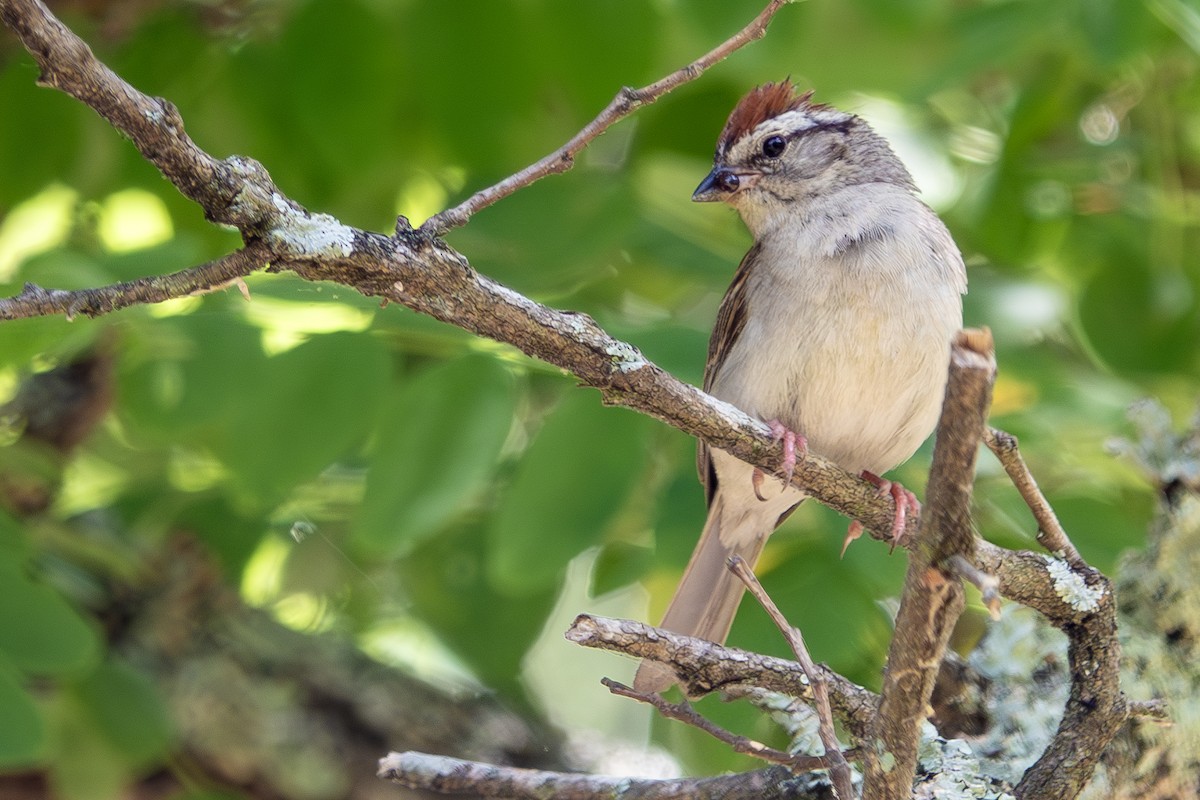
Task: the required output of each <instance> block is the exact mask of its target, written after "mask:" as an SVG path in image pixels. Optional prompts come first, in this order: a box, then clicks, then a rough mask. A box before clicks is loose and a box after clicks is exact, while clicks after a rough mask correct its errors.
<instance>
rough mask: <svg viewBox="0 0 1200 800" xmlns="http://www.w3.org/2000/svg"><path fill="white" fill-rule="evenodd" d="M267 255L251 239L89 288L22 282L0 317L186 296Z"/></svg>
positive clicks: (103, 309)
mask: <svg viewBox="0 0 1200 800" xmlns="http://www.w3.org/2000/svg"><path fill="white" fill-rule="evenodd" d="M270 257H271V252H270V249H269V248H267V247H266V246H264V245H263V244H261V243H254V244H250V245H248V246H247V247H245V248H243V249H241V250H235V251H234V252H232V253H230V254H229V255H227V256H223V257H222V258H218V259H217V260H216V261H210V262H208V263H207V264H201V265H200V266H198V267H192V268H190V269H185V270H181V271H179V272H174V273H172V274H170V275H153V276H150V277H147V278H138V279H136V280H132V281H125V282H124V283H114V284H112V285H110V286H101V287H98V288H95V289H79V290H76V291H63V290H61V289H43V288H42V287H40V286H36V285H34V284H32V283H27V284H25V288H24V289H22V290H21V293H20V294H19V295H17V296H16V297H10V298H3V299H0V320H6V319H19V318H23V317H38V316H45V315H47V314H64V315H66V317H67V319H73V318H74V317H75V316H76V315H78V314H83V315H84V316H87V317H96V316H99V315H101V314H107V313H109V312H112V311H116V310H118V309H121V308H128V307H129V306H132V305H138V304H141V303H160V302H162V301H164V300H171V299H173V298H176V297H186V296H187V295H190V294H198V293H202V292H207V291H211V290H212V289H213V288H215V287H219V286H222V285H224V284H227V283H229V282H231V281H235V280H237V279H238V278H242V277H244V276H246V275H249V274H250V273H251V272H254V271H255V270H257V269H259V268H260V267H262V266H263V265H264V264H265V263H266V262H267V261H268V260H269V259H270Z"/></svg>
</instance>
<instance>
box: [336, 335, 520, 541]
mask: <svg viewBox="0 0 1200 800" xmlns="http://www.w3.org/2000/svg"><path fill="white" fill-rule="evenodd" d="M515 414H516V392H515V387H514V382H513V379H512V375H511V374H510V373H509V371H508V370H507V369H506V368H505V367H504V366H502V365H501V364H500V363H499V362H498V361H497V360H496V359H494V358H489V357H486V356H468V357H466V358H460V359H458V360H456V361H450V362H446V363H443V364H440V365H438V366H435V367H433V368H431V369H428V370H426V371H424V372H422V373H421V374H419V375H417V376H416V377H415V378H413V379H411V380H409V381H407V382H406V383H405V384H404V386H403V388H402V389H401V390H400V391H399V392H397V393H396V394H395V396H394V397H393V399H392V401H391V402H390V403H389V404H388V406H387V408H386V409H385V411H384V413H383V420H384V422H383V425H382V430H381V431H380V433H379V435H378V438H377V439H376V442H375V448H374V449H375V452H374V454H373V456H372V458H371V466H370V471H369V472H368V473H367V490H366V496H365V497H364V498H363V503H362V510H361V513H360V515H359V519H358V525H357V528H356V531H355V535H356V536H357V537H358V538H359V540H360V541H363V542H364V543H367V544H368V545H370V546H371V547H372V548H373V549H375V550H377V551H381V552H386V553H391V554H396V553H400V552H405V551H407V550H408V549H409V548H411V547H413V546H414V545H415V544H417V543H419V542H420V541H422V540H423V539H425V538H426V537H428V536H430V535H431V534H433V533H436V532H437V530H438V529H439V528H441V527H442V526H443V525H445V524H446V522H447V521H448V520H449V519H451V518H452V517H453V516H455V515H456V514H459V513H461V512H462V509H463V507H464V505H466V504H469V503H470V501H471V500H472V498H474V497H475V496H476V495H477V494H478V493H479V492H480V491H481V490H482V489H483V487H484V486H485V485H486V483H487V481H488V479H489V477H490V476H491V475H492V473H493V472H494V471H495V468H496V462H497V459H498V458H499V456H500V448H501V447H502V446H503V445H504V441H505V439H506V438H507V437H508V432H509V429H510V428H511V427H512V422H513V418H514V415H515Z"/></svg>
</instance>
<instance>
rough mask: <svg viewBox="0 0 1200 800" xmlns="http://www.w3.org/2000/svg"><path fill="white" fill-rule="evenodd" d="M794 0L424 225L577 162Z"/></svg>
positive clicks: (437, 232)
mask: <svg viewBox="0 0 1200 800" xmlns="http://www.w3.org/2000/svg"><path fill="white" fill-rule="evenodd" d="M791 2H793V0H771V2H770V3H768V4H767V7H766V8H764V9H763V10H762V12H761V13H760V14H759V15H758V16H757V17H755V18H754V19H753V20H752V21H751V22H750V24H749V25H747V26H746V27H745V28H742V30H740V31H738V32H737V33H736V34H734V35H733V36H731V37H729V38H728V39H726V40H725V41H724V42H722V43H721V44H719V45H717V46H716V47H715V48H713V49H712V50H710V51H709V52H708V53H706V54H704V55H703V56H701V57H700V58H698V59H696V60H695V61H693V62H692V63H690V64H688V65H687V66H686V67H683V68H682V69H679V70H676V71H675V72H672V73H671V74H670V75H667V76H666V77H665V78H662V79H660V80H658V81H655V82H654V83H652V84H650V85H649V86H644V87H642V88H641V89H633V88H630V87H628V86H626V87H624V88H622V89H621V90H620V91H619V92H617V94H616V96H615V97H613V99H612V100H611V101H610V102H609V104H608V105H607V106H605V107H604V110H603V111H601V112H600V113H599V114H597V115H596V118H595V119H593V120H592V121H591V122H589V123H588V124H587V125H585V126H584V127H583V128H582V129H581V130H580V131H579V133H577V134H575V135H574V136H572V137H571V138H570V139H569V140H567V143H566V144H564V145H563V146H562V147H560V148H558V149H557V150H555V151H554V152H553V153H550V154H549V155H547V156H546V157H544V158H542V159H541V160H539V161H536V162H534V163H533V164H530V165H529V166H528V167H525V169H523V170H521V171H520V172H518V173H516V174H514V175H510V176H509V177H507V178H505V179H504V180H502V181H500V182H499V183H497V184H495V185H493V186H489V187H488V188H486V189H482V190H480V191H478V192H476V193H475V194H473V195H471V196H470V197H468V198H467V199H466V200H464V201H463V202H462V203H459V204H458V205H457V206H455V207H454V208H449V209H446V210H445V211H443V212H441V213H440V214H436V215H434V216H432V217H430V218H429V219H428V220H426V221H425V224H423V225H422V226H421V231H422V232H423V233H427V234H430V235H434V236H441V235H442V234H444V233H446V232H447V231H450V230H453V229H454V228H458V227H461V226H462V225H465V224H466V223H467V220H469V219H470V218H471V216H472V215H474V214H475V213H476V212H478V211H480V210H481V209H484V208H487V207H488V206H490V205H492V204H493V203H495V202H496V201H497V200H502V199H504V198H505V197H508V196H509V195H510V194H512V193H513V192H516V191H517V190H519V189H523V188H524V187H526V186H529V185H530V184H531V183H534V182H535V181H539V180H541V179H542V178H545V177H546V176H548V175H553V174H556V173H560V172H566V171H567V170H569V169H570V168H571V167H572V165H574V163H575V156H576V155H578V154H579V152H580V151H581V150H583V149H584V148H585V147H587V146H588V145H589V144H591V143H592V141H593V140H595V139H596V138H597V137H598V136H600V135H601V134H602V133H604V132H605V131H607V130H608V129H609V128H610V127H612V126H613V125H614V124H615V123H617V122H619V121H620V120H622V119H624V118H625V117H627V116H629V115H630V114H631V113H633V112H634V111H635V110H637V109H638V108H640V107H641V106H644V105H649V104H650V103H653V102H654V101H656V100H658V99H659V98H660V97H662V96H663V95H665V94H667V93H668V92H670V91H671V90H672V89H675V88H677V87H679V86H682V85H683V84H685V83H688V82H689V81H694V80H695V79H696V78H699V77H700V75H702V74H703V73H704V71H705V70H707V69H708V68H709V67H711V66H712V65H713V64H716V63H718V62H720V61H723V60H724V59H726V58H728V57H729V56H730V55H731V54H732V53H734V52H735V51H737V50H738V49H740V48H742V47H744V46H745V45H747V44H749V43H750V42H752V41H754V40H755V39H761V38H762V37H763V36H764V35H765V34H766V32H767V26H768V25H770V24H771V19H772V18H773V17H774V16H775V13H776V12H777V11H779V9H781V8H783V7H784V6H785V5H787V4H788V3H791Z"/></svg>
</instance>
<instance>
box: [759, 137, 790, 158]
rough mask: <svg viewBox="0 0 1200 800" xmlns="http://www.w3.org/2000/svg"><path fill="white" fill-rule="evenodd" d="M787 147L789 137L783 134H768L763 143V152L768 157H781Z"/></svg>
mask: <svg viewBox="0 0 1200 800" xmlns="http://www.w3.org/2000/svg"><path fill="white" fill-rule="evenodd" d="M786 148H787V139H784V138H783V137H782V136H768V137H767V138H766V139H765V140H764V141H763V143H762V152H763V155H764V156H766V157H767V158H779V157H780V156H781V155H783V151H784V149H786Z"/></svg>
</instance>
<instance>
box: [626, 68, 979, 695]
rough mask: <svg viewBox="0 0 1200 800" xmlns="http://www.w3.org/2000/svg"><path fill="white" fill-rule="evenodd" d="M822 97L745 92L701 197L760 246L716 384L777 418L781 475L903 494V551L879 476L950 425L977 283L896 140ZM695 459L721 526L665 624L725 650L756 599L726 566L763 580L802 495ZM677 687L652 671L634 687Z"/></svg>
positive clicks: (738, 294) (731, 309) (713, 528)
mask: <svg viewBox="0 0 1200 800" xmlns="http://www.w3.org/2000/svg"><path fill="white" fill-rule="evenodd" d="M810 97H811V92H809V93H806V94H799V95H797V94H796V93H795V91H794V89H793V87H792V85H791V83H790V82H789V81H784V82H782V83H768V84H765V85H763V86H760V87H758V88H756V89H754V90H753V91H751V92H750V93H749V94H748V95H746V97H744V98H743V99H742V100H741V102H739V103H738V105H737V107H736V108H734V110H733V113H732V114H731V115H730V117H729V121H728V122H727V123H726V124H725V128H724V130H722V132H721V136H720V139H719V140H718V142H717V151H716V156H715V159H714V166H713V170H712V172H710V173H709V175H708V177H706V178H705V179H704V181H703V182H701V184H700V186H699V187H698V188H697V189H696V192H695V194H694V195H692V199H693V200H695V201H698V202H714V201H723V202H726V203H729V204H730V205H732V206H733V207H734V208H736V209H737V210H738V213H740V214H741V217H742V220H743V221H744V222H745V224H746V227H747V228H749V229H750V233H751V234H752V235H753V236H754V245H753V246H752V247H751V248H750V250H749V252H747V253H746V256H745V257H744V258H743V259H742V263H741V265H740V266H739V267H738V269H737V272H736V273H735V274H734V277H733V283H732V285H731V286H730V287H729V290H728V292H727V293H726V295H725V299H724V300H723V301H722V303H721V307H720V310H719V311H718V312H717V322H716V327H715V329H714V330H713V334H712V339H711V340H710V341H709V347H708V362H707V364H706V366H705V371H704V388H705V390H706V391H708V392H710V393H712V394H713V395H714V396H716V397H718V398H720V399H722V400H725V401H727V402H730V403H732V404H733V405H735V406H737V407H738V408H741V409H742V410H744V411H746V412H748V413H750V414H753V415H756V416H758V417H760V418H762V419H764V420H770V424H771V427H772V429H773V430H774V431H775V432H776V435H777V436H778V437H780V438H782V439H783V440H784V451H785V463H784V471H785V472H788V471H789V470H790V466H791V465H794V455H793V453H794V449H795V448H796V447H799V448H801V449H803V448H804V447H805V446H808V447H811V449H812V450H813V452H815V453H819V454H820V455H822V456H825V457H826V458H829V459H830V460H832V461H833V462H834V463H836V464H838V465H840V466H841V467H843V468H844V469H846V470H848V471H850V472H853V473H863V474H864V477H868V478H870V479H872V480H874V481H875V482H876V484H877V485H879V486H880V487H881V490H888V489H890V490H891V492H892V495H893V497H894V498H895V499H896V508H897V517H896V530H895V531H894V532H893V533H894V536H896V537H898V536H899V534H900V533H901V532H902V530H903V524H904V520H903V516H904V513H905V510H906V507H907V506H908V505H910V504H911V505H913V506H915V503H916V500H915V498H913V497H912V495H911V494H910V493H908V492H907V490H904V489H902V488H900V487H898V485H893V484H891V483H889V482H887V481H884V480H882V479H880V478H878V477H877V476H878V475H880V474H882V473H884V472H886V471H887V470H889V469H891V468H893V467H895V466H896V465H897V464H900V463H901V462H903V461H905V460H906V459H907V458H908V457H909V456H911V455H912V454H913V452H914V451H916V449H917V448H918V447H919V446H920V445H921V443H922V442H923V441H924V440H925V439H926V437H928V436H929V434H930V432H932V431H933V428H934V426H935V424H936V423H937V418H938V414H939V412H940V410H941V405H942V395H943V392H944V389H945V385H946V372H947V368H948V365H949V357H950V342H951V339H952V338H953V336H954V334H955V332H957V331H958V330H959V329H960V328H961V327H962V297H961V295H962V294H963V292H965V291H966V288H967V282H966V270H965V268H964V266H963V261H962V256H961V255H960V254H959V251H958V248H957V247H956V246H955V244H954V241H953V239H951V237H950V234H949V232H948V231H947V230H946V228H945V226H944V225H943V224H942V222H941V220H939V219H938V217H937V215H936V214H934V212H933V211H932V210H930V209H929V208H928V207H927V206H926V205H925V204H924V203H922V202H921V201H920V200H919V199H918V198H917V197H916V196H915V194H914V192H915V190H916V187H915V185H914V184H913V181H912V178H911V177H910V176H909V174H908V170H906V169H905V167H904V165H903V164H902V163H901V162H900V160H899V159H898V158H897V157H896V155H895V153H893V152H892V150H891V148H890V147H889V146H888V144H887V142H886V141H885V140H884V139H883V138H882V137H880V136H879V135H878V134H876V133H875V132H874V131H873V130H871V128H870V127H869V126H868V125H867V123H866V122H864V121H863V120H861V119H859V118H858V117H856V116H854V115H852V114H847V113H844V112H842V111H838V110H836V109H834V108H830V107H829V106H825V105H819V104H816V103H813V102H811V101H810ZM697 460H698V464H699V469H700V479H701V481H702V482H703V483H704V486H705V490H706V494H707V497H708V506H709V511H708V521H707V523H706V524H705V526H704V531H703V533H702V534H701V535H700V541H699V543H698V544H697V545H696V549H695V551H694V552H693V554H692V558H691V561H690V562H689V563H688V566H687V570H686V572H685V573H684V576H683V580H682V581H681V582H680V584H679V588H678V589H677V590H676V592H675V596H674V598H673V599H672V600H671V604H670V606H669V608H668V609H667V613H666V616H665V617H664V619H663V621H662V627H664V628H666V629H668V630H672V631H675V632H678V633H683V634H688V635H692V636H698V637H701V638H704V639H709V640H711V641H715V642H724V640H725V637H726V636H727V635H728V633H729V628H730V626H731V625H732V623H733V617H734V613H735V612H736V611H737V606H738V603H739V602H740V600H741V597H742V593H743V587H742V584H741V582H740V581H739V580H738V579H737V578H736V577H735V576H734V575H733V574H732V573H730V572H729V570H727V569H726V566H725V564H726V560H727V559H728V558H729V557H730V556H733V555H740V556H741V557H742V558H744V559H745V560H746V561H747V562H748V563H749V564H750V565H751V566H753V565H754V563H755V561H756V560H757V559H758V556H759V554H760V553H761V552H762V549H763V545H764V544H765V543H766V541H767V537H768V536H769V535H770V534H771V532H772V531H773V530H774V529H775V527H776V526H777V525H778V524H779V523H780V522H782V521H783V519H785V518H786V517H787V516H788V514H790V513H791V512H792V510H793V509H795V507H796V506H797V505H798V504H799V503H800V502H801V501H802V500H803V499H804V494H803V493H802V492H800V491H799V490H797V489H795V488H794V487H791V486H787V485H781V484H779V483H777V482H775V481H765V482H764V481H762V480H761V473H757V474H756V472H755V470H754V468H753V467H751V466H749V465H747V464H745V463H744V462H742V461H739V460H738V459H736V458H734V457H733V456H730V455H728V454H727V453H725V452H723V451H721V450H710V449H709V448H708V447H706V446H705V445H704V444H701V445H700V449H699V455H698V459H697ZM788 461H791V464H789V463H788ZM853 530H854V528H852V531H853ZM853 535H854V534H853V533H852V534H851V536H853ZM848 540H849V539H848ZM848 540H847V541H848ZM672 682H673V678H672V675H671V673H670V672H669V671H668V670H667V669H666V668H665V667H663V666H661V665H658V664H656V663H654V662H650V661H646V662H643V663H642V665H641V667H640V668H639V669H638V674H637V678H636V679H635V682H634V685H635V687H636V688H637V689H639V690H641V691H661V690H662V689H665V688H667V687H669V686H670V684H671V683H672Z"/></svg>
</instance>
